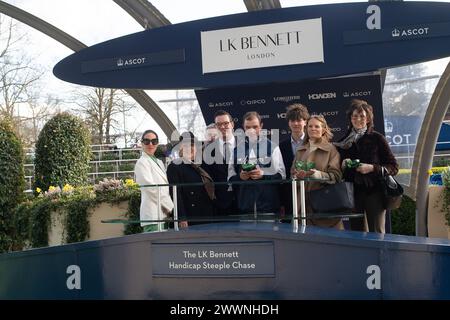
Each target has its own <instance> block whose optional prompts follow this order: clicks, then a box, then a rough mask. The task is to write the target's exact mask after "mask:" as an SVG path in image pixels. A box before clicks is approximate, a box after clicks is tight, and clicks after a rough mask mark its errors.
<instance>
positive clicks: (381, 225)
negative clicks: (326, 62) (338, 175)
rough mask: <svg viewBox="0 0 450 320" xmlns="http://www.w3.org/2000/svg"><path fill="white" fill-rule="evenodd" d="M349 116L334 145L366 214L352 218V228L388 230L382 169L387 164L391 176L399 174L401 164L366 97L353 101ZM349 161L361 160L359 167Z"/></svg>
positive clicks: (358, 204) (358, 205)
mask: <svg viewBox="0 0 450 320" xmlns="http://www.w3.org/2000/svg"><path fill="white" fill-rule="evenodd" d="M347 119H348V122H349V128H348V131H347V133H346V135H345V136H344V137H343V138H342V139H341V140H340V141H338V142H336V143H335V146H336V147H337V149H338V151H339V153H340V154H341V158H342V159H344V160H343V161H342V169H343V171H344V179H345V180H346V181H350V182H353V185H354V190H355V209H356V211H357V212H361V213H364V217H363V218H354V219H351V220H350V225H351V229H352V230H358V231H370V232H378V233H385V217H386V209H385V205H384V196H383V189H382V184H381V177H382V170H383V167H384V168H385V169H386V170H387V172H388V173H389V174H390V175H396V174H397V173H398V164H397V161H396V160H395V157H394V155H393V153H392V151H391V149H390V147H389V144H388V142H387V140H386V138H385V137H384V136H383V135H382V134H381V133H379V132H377V131H375V130H374V124H373V108H372V106H371V105H370V104H368V103H367V102H366V101H364V100H358V99H354V100H352V101H351V104H350V108H349V110H348V111H347ZM349 160H359V166H357V167H354V166H353V167H348V165H347V163H348V161H349Z"/></svg>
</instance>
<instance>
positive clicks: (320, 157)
mask: <svg viewBox="0 0 450 320" xmlns="http://www.w3.org/2000/svg"><path fill="white" fill-rule="evenodd" d="M298 160H302V161H308V162H314V163H315V165H316V166H315V169H316V170H317V171H318V172H316V174H315V175H314V176H313V177H312V178H318V179H327V181H323V182H319V181H311V182H306V183H305V189H306V212H307V213H312V209H311V206H310V205H309V199H308V198H309V197H308V191H312V190H317V189H320V188H323V186H324V184H326V183H329V184H331V183H336V182H339V181H341V180H342V171H341V159H340V156H339V152H338V151H337V149H336V147H335V146H334V145H332V144H331V143H330V142H327V141H324V140H322V141H321V142H320V143H319V144H311V141H309V142H308V143H306V144H305V145H302V146H301V147H300V148H299V149H298V150H297V152H296V154H295V158H294V161H293V163H292V167H291V173H293V172H294V164H295V162H296V161H298ZM300 200H301V194H300V192H298V203H299V204H300ZM308 224H313V225H319V226H324V227H335V228H338V229H343V224H342V221H341V219H327V220H316V219H311V220H308Z"/></svg>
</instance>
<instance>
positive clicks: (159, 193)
mask: <svg viewBox="0 0 450 320" xmlns="http://www.w3.org/2000/svg"><path fill="white" fill-rule="evenodd" d="M158 220H161V187H158ZM161 225H162V223H161V222H158V231H161V229H162V228H161Z"/></svg>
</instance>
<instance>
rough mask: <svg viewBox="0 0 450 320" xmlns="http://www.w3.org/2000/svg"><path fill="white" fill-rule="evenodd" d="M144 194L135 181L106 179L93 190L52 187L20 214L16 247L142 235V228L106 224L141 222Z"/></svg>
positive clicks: (38, 192) (36, 197)
mask: <svg viewBox="0 0 450 320" xmlns="http://www.w3.org/2000/svg"><path fill="white" fill-rule="evenodd" d="M139 205H140V191H139V187H138V185H137V184H135V183H134V182H133V180H131V179H127V180H125V182H124V181H122V180H114V179H104V180H103V181H101V182H100V183H99V184H97V185H94V186H93V187H92V186H89V187H79V188H74V187H72V186H70V185H65V186H64V187H63V188H62V189H61V188H60V187H54V186H50V187H49V189H48V190H47V191H45V192H43V191H42V190H40V189H37V190H36V196H35V197H33V198H31V199H28V200H27V201H26V202H24V203H22V204H21V205H20V206H19V207H18V208H17V210H16V215H15V216H16V223H15V225H16V230H17V232H16V233H17V235H18V236H17V239H16V242H17V245H16V247H19V248H20V247H22V248H27V247H33V248H35V247H44V246H48V245H59V244H64V243H72V242H80V241H85V240H97V239H104V238H108V237H115V236H121V235H124V234H132V233H138V232H141V231H142V230H141V228H140V226H139V225H136V224H134V225H127V224H122V223H115V224H109V223H102V222H101V221H102V220H108V219H125V220H138V219H139Z"/></svg>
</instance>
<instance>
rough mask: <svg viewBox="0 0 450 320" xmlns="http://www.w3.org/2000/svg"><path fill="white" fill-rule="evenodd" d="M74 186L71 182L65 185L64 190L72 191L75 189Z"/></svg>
mask: <svg viewBox="0 0 450 320" xmlns="http://www.w3.org/2000/svg"><path fill="white" fill-rule="evenodd" d="M73 189H74V188H73V187H72V186H71V185H70V184H66V185H65V186H64V187H63V189H62V191H63V192H70V191H73Z"/></svg>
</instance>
